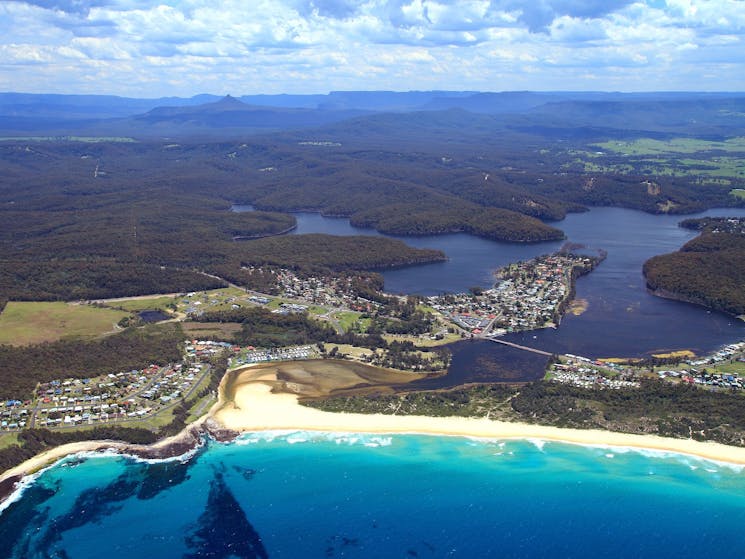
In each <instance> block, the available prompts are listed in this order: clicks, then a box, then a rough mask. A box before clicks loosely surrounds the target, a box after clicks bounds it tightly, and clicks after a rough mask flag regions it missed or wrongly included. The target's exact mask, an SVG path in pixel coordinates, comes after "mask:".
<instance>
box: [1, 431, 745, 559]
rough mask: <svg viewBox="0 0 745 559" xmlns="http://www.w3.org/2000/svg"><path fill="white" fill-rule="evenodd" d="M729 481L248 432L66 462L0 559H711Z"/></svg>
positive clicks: (739, 548)
mask: <svg viewBox="0 0 745 559" xmlns="http://www.w3.org/2000/svg"><path fill="white" fill-rule="evenodd" d="M744 527H745V472H743V471H742V470H741V469H740V468H739V467H735V466H731V465H725V464H718V463H714V462H710V461H706V460H702V459H697V458H693V457H688V456H683V455H676V454H665V453H655V452H648V451H637V450H630V449H617V448H598V447H584V446H578V445H570V444H562V443H556V442H545V443H544V442H541V441H483V440H473V439H468V438H462V437H435V436H419V435H393V436H386V435H352V434H332V433H306V432H294V433H261V434H246V435H243V436H241V437H240V438H239V439H238V440H236V441H234V442H232V443H217V442H214V441H208V442H206V444H205V445H204V446H203V447H202V448H201V449H200V450H198V451H197V452H196V453H195V454H194V455H193V456H191V457H190V458H189V459H186V460H172V461H161V462H145V461H141V460H137V459H134V458H129V457H124V456H118V455H113V454H111V455H103V456H94V455H82V456H73V457H69V458H67V459H65V460H63V461H62V462H60V463H58V464H57V465H55V466H53V467H50V468H48V469H46V470H45V471H43V472H42V473H41V474H40V475H39V476H38V477H37V479H36V480H35V481H34V482H33V483H31V484H29V485H28V486H27V487H26V488H25V490H24V491H23V493H22V496H21V497H20V498H19V499H18V500H16V501H15V502H13V503H11V504H10V505H9V506H7V507H6V508H5V510H4V511H3V512H2V513H1V514H0V557H3V558H9V559H10V558H18V559H21V558H22V559H32V558H60V559H85V558H91V559H93V558H96V559H99V558H101V557H105V558H106V559H118V558H135V557H136V558H140V557H143V558H145V557H153V558H160V559H167V558H185V559H195V558H207V557H209V558H232V557H235V558H240V559H243V558H254V557H257V558H264V557H285V558H309V559H310V558H333V557H347V558H388V557H401V558H418V557H420V558H427V557H466V558H481V557H500V558H522V557H525V558H543V557H545V558H551V559H555V558H563V557H578V558H579V557H587V558H616V557H617V558H622V557H623V558H643V557H650V558H655V559H665V558H671V559H672V558H675V559H682V558H687V557H691V558H694V557H695V558H697V559H700V558H703V557H705V558H717V557H742V556H743V555H744V554H745V539H743V537H742V533H743V528H744Z"/></svg>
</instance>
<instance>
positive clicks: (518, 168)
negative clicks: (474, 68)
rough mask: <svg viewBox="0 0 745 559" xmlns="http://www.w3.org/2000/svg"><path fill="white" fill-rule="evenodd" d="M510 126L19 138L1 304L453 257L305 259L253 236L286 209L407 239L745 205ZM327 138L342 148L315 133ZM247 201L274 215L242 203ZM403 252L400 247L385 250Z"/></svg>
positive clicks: (286, 223)
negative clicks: (581, 157)
mask: <svg viewBox="0 0 745 559" xmlns="http://www.w3.org/2000/svg"><path fill="white" fill-rule="evenodd" d="M493 126H494V124H493V122H492V120H490V117H488V118H485V117H484V115H474V114H470V113H466V112H464V111H455V112H454V113H451V112H449V111H445V112H442V113H428V114H418V113H416V114H414V113H412V114H409V115H397V116H395V117H392V116H389V115H379V116H377V117H375V118H369V119H362V120H353V121H349V122H347V123H346V124H344V125H341V124H340V125H334V126H331V127H327V128H323V129H317V130H308V131H303V132H283V133H277V134H271V135H264V136H253V137H251V139H249V140H243V141H217V140H212V141H207V142H204V141H196V140H190V141H189V140H184V141H183V142H182V143H166V142H157V141H153V140H148V141H143V142H129V143H122V142H98V143H85V142H74V141H50V142H32V141H28V142H26V141H6V142H2V143H0V220H2V223H3V227H2V228H0V304H2V303H1V301H3V300H7V299H9V298H22V299H76V298H91V297H95V298H103V297H114V296H127V295H134V294H146V293H158V292H179V291H184V290H197V289H205V288H209V287H216V286H219V285H223V283H222V282H221V281H220V279H216V278H215V277H207V276H204V275H203V274H202V273H203V272H206V273H207V274H211V275H213V276H218V277H219V278H224V279H226V280H228V281H231V282H233V283H238V284H241V285H245V286H248V287H253V288H256V289H261V290H270V289H271V278H270V277H269V276H267V275H262V274H255V273H251V272H250V271H247V268H248V267H251V266H252V265H254V264H272V265H282V266H290V267H294V268H296V269H298V270H300V269H302V268H305V267H307V265H308V262H309V261H310V260H313V268H314V271H317V270H318V268H319V267H326V268H328V269H332V270H335V271H338V270H342V269H360V268H362V269H374V268H384V267H388V266H395V265H404V264H408V263H411V262H414V263H416V262H422V261H428V260H429V259H430V258H435V256H434V255H432V254H430V255H429V256H426V255H424V254H423V253H414V252H412V251H410V250H409V249H407V248H404V247H403V245H399V246H393V245H384V244H381V245H379V246H371V245H375V243H378V242H379V241H364V242H365V243H370V245H364V246H363V245H355V244H354V243H352V242H348V241H338V244H337V246H333V243H334V242H337V241H332V240H329V239H327V240H325V241H324V243H323V244H325V245H326V246H325V247H321V246H319V247H317V250H316V251H315V252H314V253H312V254H310V253H309V254H307V255H304V254H303V251H304V250H305V249H308V248H313V244H314V243H315V242H317V241H318V238H310V239H304V238H303V236H299V235H298V236H294V237H293V240H292V242H290V241H284V240H283V239H284V237H275V238H270V237H267V238H265V239H259V240H236V239H254V238H256V237H261V236H270V235H277V234H280V233H282V232H286V231H288V230H290V229H292V228H293V227H294V226H295V219H294V217H293V216H291V215H289V214H287V213H286V212H288V211H294V210H312V211H319V212H322V213H324V214H327V215H338V216H346V217H349V218H350V220H351V222H352V224H355V225H364V226H370V227H375V228H377V229H378V230H380V231H383V232H386V233H395V234H400V235H422V234H437V233H450V232H467V233H471V234H474V235H478V236H482V237H486V238H490V239H498V240H507V241H520V242H534V241H545V240H550V239H559V238H561V237H562V236H563V233H562V232H561V231H560V229H559V228H558V227H560V222H557V223H552V224H551V225H549V224H547V223H545V222H544V221H541V220H548V221H556V220H561V219H562V218H563V217H564V216H565V215H566V213H567V212H569V211H581V210H583V209H584V208H585V207H586V206H588V205H617V206H625V207H631V208H638V209H643V210H645V211H649V212H662V211H667V212H681V213H684V212H687V211H694V210H699V209H703V208H705V207H710V206H714V205H716V206H726V205H734V204H738V203H740V204H742V203H743V201H742V200H741V199H738V198H737V197H735V196H732V195H730V194H729V192H730V190H731V189H732V188H733V187H734V186H736V185H735V182H736V179H731V180H730V179H728V180H727V181H722V182H717V181H709V182H702V181H701V180H699V179H700V177H696V176H687V175H683V176H661V177H655V178H654V181H651V182H650V180H649V174H648V172H647V171H649V170H648V169H645V168H643V166H642V165H641V164H639V166H638V168H637V167H635V166H634V165H636V163H633V164H631V167H632V168H631V170H630V171H627V172H624V173H623V174H621V173H614V172H610V171H602V170H599V171H597V172H588V171H587V170H586V169H585V168H584V167H581V168H580V167H577V168H575V166H574V165H575V160H576V159H577V157H578V156H577V154H578V153H586V152H587V150H592V149H596V148H592V147H590V145H589V144H588V142H595V141H600V140H605V139H607V136H605V137H604V136H603V135H602V133H601V132H600V131H595V133H593V134H590V135H588V136H587V137H582V138H577V139H572V138H569V139H567V138H564V139H562V141H561V142H559V143H557V142H556V141H555V138H553V137H552V136H550V135H548V136H547V135H545V134H543V132H540V131H535V130H534V131H520V130H518V128H519V127H518V128H504V127H502V128H494V127H493ZM365 127H367V129H365ZM433 130H439V131H440V132H441V133H439V134H434V135H433V134H430V133H431V132H432V131H433ZM316 135H320V136H319V137H321V138H324V139H325V138H331V139H334V140H338V141H334V142H331V143H330V145H325V144H324V143H323V142H320V143H318V142H316V143H315V144H314V142H307V141H305V140H308V139H309V137H310V138H311V139H313V138H314V137H315V136H316ZM374 138H379V139H380V140H381V141H380V142H377V140H375V141H372V140H371V139H373V140H374ZM383 138H387V140H386V142H387V144H386V143H385V142H383V141H382V139H383ZM371 141H372V143H371ZM604 157H607V158H613V157H616V158H620V159H623V156H622V155H621V154H617V155H613V154H607V155H606V156H604ZM733 181H735V182H733ZM20 185H23V186H22V187H21V186H20ZM233 204H253V205H254V206H255V207H256V208H257V209H258V210H260V211H253V212H231V211H230V208H231V206H232V205H233ZM359 242H360V243H362V242H363V241H359ZM380 242H381V243H382V241H380ZM363 251H367V252H369V253H370V254H371V256H372V257H371V258H370V259H367V258H364V257H361V256H360V253H361V252H363ZM386 251H391V252H395V253H396V254H393V255H391V257H390V258H384V257H383V253H384V252H386ZM332 253H333V254H332ZM441 257H442V256H441V255H440V256H437V258H441Z"/></svg>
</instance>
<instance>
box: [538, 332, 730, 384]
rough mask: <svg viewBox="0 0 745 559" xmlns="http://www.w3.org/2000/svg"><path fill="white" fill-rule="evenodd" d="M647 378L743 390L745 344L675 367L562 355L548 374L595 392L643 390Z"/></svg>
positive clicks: (728, 346)
mask: <svg viewBox="0 0 745 559" xmlns="http://www.w3.org/2000/svg"><path fill="white" fill-rule="evenodd" d="M660 361H663V359H660ZM644 378H647V379H652V378H656V379H660V380H662V381H664V382H671V383H684V384H689V385H693V386H697V387H700V388H704V389H709V390H743V389H745V341H741V342H737V343H734V344H729V345H727V346H725V347H723V348H722V349H720V350H718V351H716V352H714V353H712V354H711V355H708V356H706V357H701V358H690V359H685V360H680V361H679V362H678V363H674V364H655V363H654V361H652V363H634V362H633V360H632V361H627V362H626V363H623V364H622V363H617V362H615V360H602V359H598V360H591V359H588V358H586V357H582V356H578V355H562V356H559V358H558V361H557V362H555V363H552V364H551V365H550V366H549V368H548V371H547V373H546V379H547V380H549V381H552V382H559V383H564V384H571V385H573V386H580V387H583V388H594V389H606V388H610V389H620V388H639V387H640V386H641V382H640V381H641V380H642V379H644Z"/></svg>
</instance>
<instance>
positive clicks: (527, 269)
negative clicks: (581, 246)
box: [427, 253, 601, 337]
mask: <svg viewBox="0 0 745 559" xmlns="http://www.w3.org/2000/svg"><path fill="white" fill-rule="evenodd" d="M600 260H601V259H600V258H598V257H591V256H581V255H576V254H571V253H565V254H561V253H559V254H551V255H546V256H539V257H537V258H533V259H532V260H528V261H525V262H518V263H515V264H510V265H509V266H506V267H504V268H501V269H499V270H497V272H496V274H495V275H496V278H497V282H496V283H495V285H494V287H493V288H491V289H486V290H481V289H473V290H472V291H471V292H470V293H459V294H446V295H439V296H435V297H429V298H428V299H427V304H428V305H430V306H431V307H432V308H433V309H435V310H437V311H439V312H440V313H442V314H443V316H445V317H446V318H447V319H448V320H450V321H451V322H452V323H453V324H455V325H456V326H458V327H459V328H461V329H462V330H463V331H465V332H468V333H470V334H472V335H473V336H480V337H485V336H490V335H491V336H498V335H500V334H504V333H507V332H521V331H525V330H535V329H537V328H547V327H556V326H557V325H558V323H559V321H560V320H561V315H562V313H563V311H564V307H565V306H566V304H567V303H568V302H569V300H570V299H571V298H572V296H573V282H574V280H575V279H576V277H577V276H579V275H582V274H586V273H589V272H590V271H591V270H593V269H594V268H595V266H597V264H598V263H599V262H600Z"/></svg>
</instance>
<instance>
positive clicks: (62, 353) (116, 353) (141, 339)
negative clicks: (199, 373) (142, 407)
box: [0, 323, 184, 398]
mask: <svg viewBox="0 0 745 559" xmlns="http://www.w3.org/2000/svg"><path fill="white" fill-rule="evenodd" d="M183 339H184V334H183V332H182V331H181V327H180V325H179V324H177V323H169V324H160V325H151V326H145V327H143V328H129V329H127V330H125V331H123V332H121V333H120V334H114V335H111V336H107V337H105V338H101V339H98V340H93V341H65V340H62V341H58V342H52V343H43V344H38V345H30V346H23V347H13V346H5V345H2V346H0V378H2V379H3V381H2V383H0V398H22V397H30V396H31V392H32V391H33V389H34V387H35V386H36V383H38V382H48V381H50V380H54V379H59V378H67V377H69V376H73V375H74V376H75V377H78V378H89V377H94V376H97V375H101V374H105V373H116V372H121V371H128V370H132V369H142V368H145V367H147V366H149V365H151V364H153V363H155V364H159V365H163V364H166V363H169V362H175V361H180V360H181V356H182V349H181V347H180V344H181V343H182V341H183Z"/></svg>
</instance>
